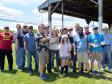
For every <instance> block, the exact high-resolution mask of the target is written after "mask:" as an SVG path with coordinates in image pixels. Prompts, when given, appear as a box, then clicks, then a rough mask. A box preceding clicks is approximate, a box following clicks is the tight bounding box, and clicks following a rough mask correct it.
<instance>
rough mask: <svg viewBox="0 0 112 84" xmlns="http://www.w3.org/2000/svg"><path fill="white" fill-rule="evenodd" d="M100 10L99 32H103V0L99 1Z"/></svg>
mask: <svg viewBox="0 0 112 84" xmlns="http://www.w3.org/2000/svg"><path fill="white" fill-rule="evenodd" d="M98 8H99V16H98V22H99V31H100V32H101V30H102V26H103V0H98Z"/></svg>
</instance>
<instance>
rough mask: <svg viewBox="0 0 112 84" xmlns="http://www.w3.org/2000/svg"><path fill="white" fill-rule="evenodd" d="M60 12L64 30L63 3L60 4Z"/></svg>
mask: <svg viewBox="0 0 112 84" xmlns="http://www.w3.org/2000/svg"><path fill="white" fill-rule="evenodd" d="M61 11H62V28H64V15H63V14H64V5H63V2H61Z"/></svg>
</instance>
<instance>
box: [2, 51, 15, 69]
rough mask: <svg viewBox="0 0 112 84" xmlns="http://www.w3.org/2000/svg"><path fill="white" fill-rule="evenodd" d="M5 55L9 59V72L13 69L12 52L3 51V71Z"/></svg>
mask: <svg viewBox="0 0 112 84" xmlns="http://www.w3.org/2000/svg"><path fill="white" fill-rule="evenodd" d="M5 55H6V56H7V59H8V65H9V70H12V68H13V57H12V50H4V49H2V50H1V70H4V62H5Z"/></svg>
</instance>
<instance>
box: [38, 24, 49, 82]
mask: <svg viewBox="0 0 112 84" xmlns="http://www.w3.org/2000/svg"><path fill="white" fill-rule="evenodd" d="M38 31H39V34H38V42H37V51H38V55H39V63H40V78H41V79H42V80H46V78H47V77H46V75H45V71H46V64H48V61H49V51H48V42H49V38H48V36H47V35H46V31H45V25H44V24H40V25H39V26H38Z"/></svg>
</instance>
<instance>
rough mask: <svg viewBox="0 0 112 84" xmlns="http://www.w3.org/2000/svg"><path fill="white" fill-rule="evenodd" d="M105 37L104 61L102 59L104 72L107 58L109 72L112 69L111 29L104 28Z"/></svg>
mask: <svg viewBox="0 0 112 84" xmlns="http://www.w3.org/2000/svg"><path fill="white" fill-rule="evenodd" d="M102 31H103V37H104V45H103V46H102V48H103V59H102V70H105V68H106V63H105V61H106V58H107V62H108V71H110V69H111V61H112V60H111V50H112V36H111V34H109V28H108V27H106V26H105V27H103V29H102Z"/></svg>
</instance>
